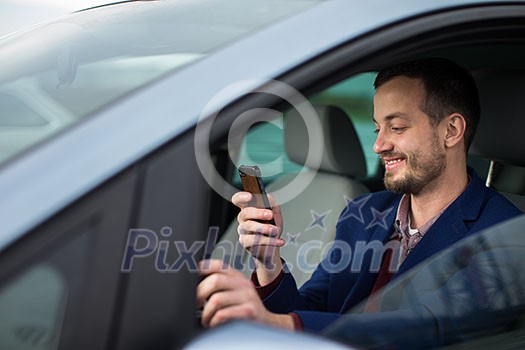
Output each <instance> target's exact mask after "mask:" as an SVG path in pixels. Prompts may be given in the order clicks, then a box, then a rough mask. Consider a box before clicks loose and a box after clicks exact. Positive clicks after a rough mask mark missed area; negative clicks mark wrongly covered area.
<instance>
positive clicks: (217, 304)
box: [201, 281, 252, 327]
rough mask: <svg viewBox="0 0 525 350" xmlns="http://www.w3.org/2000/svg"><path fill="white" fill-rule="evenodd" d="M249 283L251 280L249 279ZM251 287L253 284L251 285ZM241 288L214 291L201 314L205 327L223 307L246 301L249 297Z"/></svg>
mask: <svg viewBox="0 0 525 350" xmlns="http://www.w3.org/2000/svg"><path fill="white" fill-rule="evenodd" d="M247 282H248V284H249V281H247ZM249 287H250V288H252V287H251V285H249ZM240 290H241V289H240V288H238V289H235V290H227V291H222V292H217V293H214V294H213V295H212V296H211V297H210V298H209V299H208V301H207V302H206V304H205V305H204V308H203V310H202V316H201V323H202V325H203V326H204V327H209V324H210V321H211V319H212V318H213V316H214V315H215V314H216V313H217V312H218V311H219V310H221V309H224V308H227V307H231V306H233V305H237V304H241V303H244V302H245V301H246V300H248V299H247V296H246V294H247V293H245V291H242V292H239V291H240Z"/></svg>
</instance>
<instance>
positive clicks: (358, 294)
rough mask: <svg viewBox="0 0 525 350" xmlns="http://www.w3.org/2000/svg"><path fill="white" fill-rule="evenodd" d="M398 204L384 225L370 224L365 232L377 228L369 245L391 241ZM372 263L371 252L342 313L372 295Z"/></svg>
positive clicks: (363, 264) (366, 257)
mask: <svg viewBox="0 0 525 350" xmlns="http://www.w3.org/2000/svg"><path fill="white" fill-rule="evenodd" d="M399 199H400V198H399ZM398 204H399V200H397V201H396V202H395V203H394V205H393V207H392V208H391V210H390V212H389V213H388V215H387V216H386V217H385V219H384V222H383V223H384V224H383V225H381V224H377V225H375V224H374V222H372V223H368V225H367V226H366V228H365V230H367V229H370V230H371V231H372V227H373V226H375V228H374V229H373V231H372V234H371V238H370V240H369V241H368V242H366V243H367V244H368V243H370V242H374V241H379V242H382V243H383V245H384V244H385V243H387V242H388V241H389V240H390V236H391V235H392V233H394V225H393V224H394V220H395V218H396V213H397V206H398ZM385 224H386V225H385ZM353 254H354V258H355V256H356V252H355V251H354V252H353ZM374 254H377V253H374ZM352 260H353V259H352ZM371 263H372V254H371V252H368V253H367V254H365V255H364V257H363V260H362V264H361V267H360V269H361V273H360V274H359V277H358V278H357V280H356V282H355V284H354V285H353V287H352V289H351V291H350V293H348V295H347V297H346V299H345V302H344V303H343V305H342V307H341V309H340V312H345V311H347V310H348V309H349V308H351V307H353V306H354V305H355V304H356V303H358V302H359V301H361V300H363V299H365V298H366V297H368V295H369V294H370V292H371V290H372V287H373V286H374V283H375V280H376V278H377V272H370V266H371Z"/></svg>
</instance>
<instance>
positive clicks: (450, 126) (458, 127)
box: [444, 113, 467, 148]
mask: <svg viewBox="0 0 525 350" xmlns="http://www.w3.org/2000/svg"><path fill="white" fill-rule="evenodd" d="M444 121H445V123H446V133H445V146H446V147H448V148H451V147H454V146H456V145H458V144H461V145H463V139H464V136H465V129H466V127H467V122H466V120H465V117H463V116H462V115H461V114H459V113H452V114H451V115H449V116H448V117H446V118H445V120H444Z"/></svg>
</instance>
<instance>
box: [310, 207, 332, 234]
mask: <svg viewBox="0 0 525 350" xmlns="http://www.w3.org/2000/svg"><path fill="white" fill-rule="evenodd" d="M331 212H332V209H330V210H328V211H326V212H324V213H322V214H319V213H317V212H316V211H315V210H313V209H310V214H312V222H311V223H310V226H308V227H307V228H306V229H307V230H310V229H312V228H314V227H315V226H319V227H320V228H322V229H323V230H326V224H325V223H324V220H325V219H326V217H327V216H328V214H330V213H331Z"/></svg>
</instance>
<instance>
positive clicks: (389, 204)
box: [263, 168, 521, 332]
mask: <svg viewBox="0 0 525 350" xmlns="http://www.w3.org/2000/svg"><path fill="white" fill-rule="evenodd" d="M469 174H470V176H471V181H470V183H469V185H468V186H467V188H466V189H465V191H464V192H463V193H462V194H461V195H460V196H459V197H458V198H456V200H455V201H454V202H452V203H451V204H450V205H449V207H448V208H447V209H446V210H445V211H444V212H443V214H442V215H441V216H440V217H439V219H438V220H437V221H436V222H435V223H434V224H433V225H432V227H431V228H430V230H429V231H428V232H427V233H426V234H425V236H424V237H423V238H422V239H421V241H420V242H419V243H418V244H417V246H416V247H415V248H414V249H413V250H412V251H411V253H410V254H409V255H408V256H407V258H406V259H405V260H404V261H403V263H402V264H401V266H400V267H399V269H398V271H397V272H396V273H395V275H394V277H393V278H392V280H394V279H395V278H396V277H398V276H400V275H402V274H403V273H404V272H406V271H407V270H409V269H410V268H411V267H413V266H415V265H417V264H418V263H420V262H422V261H423V260H425V259H427V258H428V257H430V256H432V255H434V254H436V253H437V252H439V251H441V250H443V249H444V248H446V247H448V246H450V245H451V244H453V243H454V242H456V241H458V240H460V239H462V238H464V237H467V236H469V235H471V234H473V233H475V232H478V231H480V230H483V229H484V228H487V227H489V226H492V225H494V224H496V223H499V222H501V221H504V220H506V219H509V218H512V217H515V216H517V215H520V214H521V211H520V210H519V209H517V208H516V207H515V206H514V205H512V204H511V203H510V202H509V201H507V199H505V198H504V197H503V196H502V195H500V194H499V193H497V192H496V191H494V190H492V189H490V188H487V187H485V185H484V184H483V182H482V181H481V179H480V178H479V177H478V176H477V175H476V174H475V172H474V171H473V170H472V169H470V168H469ZM400 200H401V195H396V194H394V193H392V192H389V191H382V192H377V193H373V194H368V195H364V196H361V197H358V198H356V199H354V200H353V201H352V202H351V203H349V204H348V205H347V207H346V208H345V209H344V210H343V212H342V213H341V216H340V218H339V221H338V223H337V227H336V238H335V241H336V242H338V243H336V244H334V246H333V248H332V249H331V251H330V253H329V254H328V256H327V257H326V258H325V259H324V260H323V261H322V262H321V263H320V264H319V266H318V267H317V268H316V270H315V271H314V273H313V275H312V277H311V279H310V280H309V281H307V282H306V283H305V284H304V285H303V286H302V287H301V288H300V289H299V290H298V289H297V286H296V284H295V281H294V279H293V277H292V275H291V274H290V273H285V274H284V278H283V279H282V280H281V282H280V284H279V286H278V287H277V288H276V289H275V290H274V291H273V292H272V293H271V294H270V295H269V296H268V297H267V298H265V299H264V300H263V302H264V304H265V305H266V307H267V308H268V309H269V310H270V311H273V312H277V313H288V312H295V313H296V314H297V315H299V317H300V318H301V321H302V323H303V326H304V329H305V330H307V331H313V332H317V331H320V330H322V329H323V328H325V327H326V326H327V325H329V324H330V323H332V322H333V321H335V320H336V319H337V318H339V317H340V315H341V314H343V313H345V312H346V311H348V310H349V309H351V308H352V307H353V306H355V305H356V304H358V303H359V302H361V301H362V300H364V299H366V298H367V297H368V296H369V295H370V293H371V291H372V288H373V286H374V283H375V281H376V279H377V275H378V273H377V272H378V271H379V266H380V262H381V257H382V253H383V250H382V249H384V248H382V247H385V245H386V244H387V242H389V241H390V239H391V236H392V234H394V233H395V230H394V225H393V224H394V220H395V217H396V213H397V207H398V205H399V202H400Z"/></svg>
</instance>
